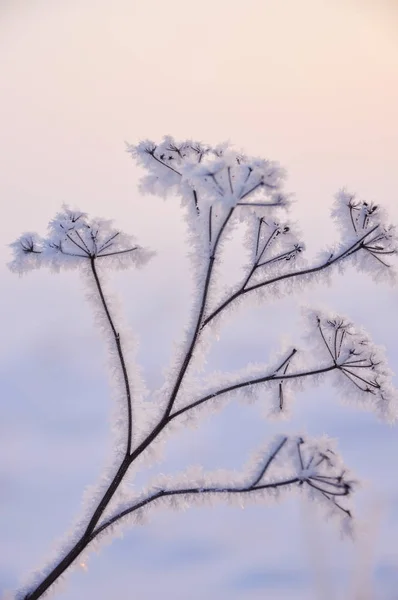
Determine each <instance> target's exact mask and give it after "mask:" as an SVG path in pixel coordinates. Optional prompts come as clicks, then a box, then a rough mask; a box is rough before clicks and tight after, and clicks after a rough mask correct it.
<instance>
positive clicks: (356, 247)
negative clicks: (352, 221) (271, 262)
mask: <svg viewBox="0 0 398 600" xmlns="http://www.w3.org/2000/svg"><path fill="white" fill-rule="evenodd" d="M377 228H378V225H376V226H375V227H373V228H372V229H370V230H369V231H368V232H367V233H366V234H365V235H363V236H362V237H361V238H359V239H358V240H357V241H356V242H355V243H354V244H352V245H351V246H350V247H349V248H347V249H346V250H344V252H341V253H340V254H338V255H337V256H335V257H334V258H330V259H328V260H327V261H325V262H324V263H322V264H321V265H318V266H317V267H310V268H307V269H301V270H299V271H291V272H290V273H284V274H283V275H278V276H277V277H273V278H272V279H268V280H267V281H262V282H260V283H256V284H254V285H251V286H250V287H246V284H247V281H246V283H245V284H244V286H242V287H240V288H239V290H238V291H236V292H235V293H234V294H232V295H231V296H230V297H229V298H227V299H226V300H225V301H224V302H223V303H222V304H220V306H218V308H216V309H215V310H214V311H213V312H212V313H211V314H210V315H208V316H207V318H206V319H205V320H204V322H203V327H205V326H206V325H208V324H209V323H210V321H212V320H213V319H214V317H216V316H217V315H218V314H220V313H221V312H222V311H223V310H224V309H225V308H226V307H227V306H228V305H229V304H231V302H233V301H234V300H236V298H239V297H240V296H243V295H244V294H247V293H248V292H252V291H254V290H256V289H258V288H261V287H266V286H267V285H270V284H272V283H277V282H278V281H283V280H284V279H291V278H293V277H299V276H300V275H311V274H313V273H318V272H319V271H322V270H323V269H326V268H328V267H330V266H331V265H333V264H335V263H337V262H338V261H340V260H343V259H344V258H347V257H348V256H350V255H351V254H354V253H355V252H358V250H360V249H361V248H362V247H363V244H362V242H363V240H364V239H365V238H366V237H367V236H368V235H370V234H371V233H373V231H375V230H376V229H377ZM251 274H252V273H251ZM250 276H251V275H250ZM249 278H250V277H249Z"/></svg>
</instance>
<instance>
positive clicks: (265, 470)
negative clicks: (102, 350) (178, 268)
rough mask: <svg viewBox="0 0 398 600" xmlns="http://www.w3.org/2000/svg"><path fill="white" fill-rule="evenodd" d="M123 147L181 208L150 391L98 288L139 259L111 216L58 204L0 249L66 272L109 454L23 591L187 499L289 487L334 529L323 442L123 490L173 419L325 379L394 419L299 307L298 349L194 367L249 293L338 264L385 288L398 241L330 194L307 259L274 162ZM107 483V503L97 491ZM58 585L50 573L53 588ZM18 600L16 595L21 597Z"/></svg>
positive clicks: (278, 409)
mask: <svg viewBox="0 0 398 600" xmlns="http://www.w3.org/2000/svg"><path fill="white" fill-rule="evenodd" d="M128 151H129V152H130V153H131V154H132V155H133V157H134V158H135V159H136V160H137V162H138V163H139V164H141V166H143V167H144V168H145V169H146V170H147V173H148V175H147V176H146V177H145V178H144V179H143V182H142V186H141V187H142V190H143V191H146V192H155V193H157V194H160V195H164V196H167V195H169V194H177V195H178V196H179V197H180V199H181V204H182V206H183V208H184V214H185V218H186V222H187V230H188V239H187V245H188V248H189V257H190V259H191V264H192V275H193V279H194V286H193V302H192V309H191V315H190V319H189V323H188V324H187V327H186V328H185V330H184V331H183V333H182V339H181V341H180V343H179V344H176V349H175V352H174V357H173V359H172V361H171V364H170V366H169V367H168V369H167V371H166V372H165V379H164V384H163V386H162V387H161V388H160V390H158V391H155V392H152V393H151V394H148V392H147V390H146V388H145V384H144V382H143V380H142V377H141V373H140V369H139V368H138V367H137V366H135V365H136V346H135V344H134V343H133V342H132V337H131V336H130V335H129V333H128V327H127V325H126V323H124V322H123V321H122V318H121V316H120V311H119V309H118V305H117V302H116V300H115V299H114V298H113V296H112V295H111V294H110V292H109V289H108V282H107V280H106V277H105V271H106V268H107V267H112V268H125V267H127V266H128V265H130V264H131V263H134V264H135V265H136V266H140V265H142V264H144V263H145V262H146V261H147V260H148V258H150V255H151V253H149V252H148V251H146V250H143V249H142V248H140V247H139V246H137V245H136V243H135V241H134V240H133V239H132V238H131V237H130V236H127V235H125V234H122V233H121V232H120V231H118V230H116V229H114V228H113V226H112V224H111V222H110V221H104V220H100V219H95V220H89V219H88V217H87V215H86V214H85V213H81V212H80V211H72V210H70V209H69V208H68V207H64V208H63V211H62V212H60V213H59V214H58V215H57V216H56V217H55V219H54V220H53V221H51V223H50V226H49V232H48V236H47V237H46V238H40V237H38V236H37V235H36V234H33V233H26V234H24V235H23V236H21V238H20V239H19V240H17V241H16V242H14V244H12V249H13V252H14V260H13V261H12V263H11V264H10V268H11V269H12V270H13V271H16V272H19V273H23V272H27V271H29V270H32V269H34V268H37V267H39V266H42V265H43V266H49V267H50V268H51V269H52V270H54V271H58V270H59V269H60V268H61V267H67V268H75V267H80V268H81V272H82V275H83V277H84V279H85V280H86V281H87V282H88V292H87V297H88V299H89V300H90V301H91V302H92V303H93V306H94V317H95V320H96V324H97V326H98V328H99V329H100V331H101V332H102V334H103V335H104V339H105V342H106V348H107V352H108V355H109V371H110V379H111V385H112V395H113V396H114V398H115V400H116V403H115V411H114V413H115V414H114V416H113V419H112V422H113V432H114V439H113V442H112V448H113V454H112V456H111V457H110V460H109V462H108V464H107V466H106V469H105V471H104V475H103V476H102V478H101V480H100V481H99V482H98V483H97V485H96V486H93V487H91V488H88V489H87V490H86V494H85V498H84V502H83V511H82V514H81V516H80V518H79V520H78V521H76V524H75V526H74V528H73V530H72V532H69V533H68V534H67V536H66V537H65V539H64V541H63V542H62V543H61V544H60V546H59V548H58V549H57V551H56V553H55V554H52V557H51V558H50V561H49V563H48V564H47V565H46V567H45V568H44V570H42V571H41V572H40V573H36V574H34V576H33V578H32V579H31V580H30V582H29V585H27V586H26V585H25V586H24V588H23V590H25V593H26V590H28V589H30V590H33V589H34V588H35V586H37V585H38V584H40V582H41V581H43V578H45V576H46V574H48V573H50V572H51V570H52V569H53V567H54V566H55V565H56V564H57V563H58V562H59V560H60V558H62V557H64V556H65V555H66V553H67V552H68V550H69V549H71V548H73V547H74V546H75V545H76V544H78V542H79V540H80V542H81V541H82V540H83V541H84V544H83V548H81V552H80V554H79V556H78V558H77V559H76V560H75V561H74V563H73V565H72V566H79V565H81V564H83V565H84V564H85V563H86V562H87V558H88V555H89V553H90V552H91V551H92V550H93V549H94V550H98V548H99V547H100V546H101V545H102V544H103V543H106V542H107V541H109V540H110V537H111V535H115V534H120V533H121V531H122V527H123V526H124V525H125V524H126V522H127V523H130V524H134V525H139V524H143V523H144V522H145V520H146V517H147V513H148V512H149V510H150V508H151V507H152V506H157V505H163V506H165V507H169V508H173V509H181V508H186V507H188V506H189V505H190V504H192V503H195V504H209V503H210V504H211V503H212V502H213V501H215V500H220V499H227V500H228V501H229V502H231V503H235V504H238V506H242V507H244V506H245V504H246V503H247V502H248V501H259V500H261V501H262V502H263V501H264V500H267V499H277V498H278V497H279V496H280V494H281V493H282V492H284V491H286V490H287V489H296V490H298V491H300V492H304V493H305V494H307V495H308V496H310V497H311V498H312V499H314V500H316V501H317V502H319V503H321V504H325V506H326V510H327V511H328V512H330V513H332V514H334V515H338V517H339V518H340V523H342V524H343V527H345V528H347V523H348V521H349V520H350V519H349V516H350V512H349V509H348V508H347V505H346V501H347V500H350V499H351V491H352V489H353V487H354V485H353V482H352V480H351V476H350V475H348V474H347V470H346V469H345V468H344V466H343V465H342V462H341V459H340V458H339V457H338V455H337V453H336V451H335V449H334V444H333V443H332V442H331V441H330V440H328V439H327V438H325V439H320V440H308V441H307V440H306V439H305V436H295V437H289V438H288V437H278V438H277V439H275V440H274V442H273V443H272V444H271V445H269V446H268V447H267V448H266V449H261V450H260V451H259V452H258V453H257V454H256V456H255V457H254V458H253V459H252V461H251V462H250V464H249V465H248V466H247V467H246V469H245V470H244V472H243V473H242V474H238V473H234V472H232V473H231V472H216V473H212V474H207V473H204V472H203V470H202V469H201V468H197V469H190V470H188V471H187V472H186V473H183V474H178V475H176V476H175V477H166V478H165V477H164V476H163V477H161V478H158V479H157V480H156V481H155V482H152V483H151V484H150V485H149V487H148V488H147V489H140V490H135V488H134V487H132V485H131V484H132V482H133V480H134V479H133V478H134V476H135V474H136V473H137V471H138V470H139V469H140V468H142V466H143V465H146V464H148V463H150V462H153V460H155V459H156V458H158V457H159V456H161V450H162V448H163V446H164V444H165V441H166V440H167V438H168V436H169V435H171V434H173V433H175V431H176V430H178V428H181V427H185V426H186V425H187V424H188V425H195V424H196V423H197V422H198V419H197V415H202V414H203V413H205V412H206V410H207V411H209V412H210V411H212V412H214V411H215V410H219V409H220V408H221V407H222V406H224V405H225V403H226V402H228V401H229V400H231V399H232V398H233V399H235V398H238V399H239V398H240V399H242V400H244V401H249V402H252V401H254V400H256V399H257V398H258V397H260V398H261V403H262V406H264V408H265V409H266V411H267V417H269V418H275V417H280V416H282V417H284V418H286V416H287V415H288V414H289V409H290V405H291V403H292V399H293V397H294V395H295V393H296V392H297V391H301V390H302V389H304V386H305V385H306V384H308V383H311V384H312V385H314V384H317V383H319V382H320V381H322V380H323V379H324V378H326V377H331V378H332V381H333V382H334V383H335V384H336V385H338V387H339V389H340V392H342V393H343V395H344V396H345V395H346V396H347V397H348V398H349V399H350V401H352V400H353V399H354V401H356V402H357V404H358V405H360V406H361V407H364V408H367V409H370V410H374V411H375V412H376V413H377V414H378V415H379V416H380V417H382V418H384V419H387V420H388V421H394V420H395V419H396V416H397V409H396V407H397V392H396V391H395V390H394V389H393V387H392V383H391V372H390V371H389V370H388V368H387V367H386V363H385V357H384V354H383V351H382V349H380V348H378V347H376V346H374V345H373V344H372V343H371V341H370V339H369V338H368V336H367V335H366V334H365V333H364V332H363V331H362V330H360V329H358V328H355V327H354V326H353V325H352V324H351V323H349V322H348V321H346V320H345V319H342V318H341V317H338V316H336V315H327V314H324V313H322V312H321V311H310V310H307V311H306V315H307V320H308V321H309V324H310V327H309V328H308V337H309V339H310V344H307V347H306V348H304V349H300V350H298V347H297V345H296V344H294V345H293V344H292V343H291V342H290V340H289V343H285V344H284V346H283V347H282V348H281V350H280V351H279V352H277V353H275V354H274V355H272V356H270V357H268V359H269V360H268V365H259V364H251V365H247V367H246V369H244V370H242V371H241V372H237V373H234V374H225V373H213V374H211V375H207V374H206V375H205V376H204V374H203V367H204V365H205V364H206V357H207V354H208V350H209V347H210V344H211V343H212V342H213V340H214V338H215V337H216V336H217V335H218V332H219V331H220V328H221V324H222V322H223V318H224V316H227V315H231V314H232V312H233V311H236V310H237V308H238V307H241V306H243V303H244V302H247V301H248V300H249V299H251V300H255V301H258V300H261V301H264V300H265V299H267V300H269V299H275V298H276V299H277V298H280V297H281V296H282V295H285V294H292V293H294V292H297V291H299V290H300V289H301V288H303V287H305V286H307V285H308V284H310V283H313V282H318V283H319V282H324V283H330V282H331V275H332V274H333V272H334V271H339V270H340V271H342V270H344V268H345V266H346V264H349V263H353V264H354V265H356V267H357V268H359V269H362V270H363V269H365V270H367V271H370V272H371V274H372V275H373V276H374V277H375V278H376V279H377V280H379V279H380V278H382V277H386V276H387V277H388V278H389V279H390V280H393V269H392V267H391V266H390V263H387V260H389V259H390V258H391V257H392V256H393V255H394V254H396V251H397V250H396V249H397V236H396V231H395V229H394V228H393V227H391V226H389V225H387V221H386V215H385V214H384V213H383V211H381V210H380V209H379V208H378V207H375V206H374V205H369V204H366V203H365V202H357V201H356V200H355V199H354V198H353V197H351V196H350V195H349V194H348V193H347V192H345V191H342V192H340V193H339V194H338V196H337V198H336V203H335V207H334V209H333V216H334V218H335V219H336V220H338V222H339V225H340V228H341V230H342V233H343V238H342V240H341V242H340V243H339V244H337V245H335V246H333V247H330V248H328V249H326V250H324V251H323V252H322V253H320V254H319V256H318V257H317V259H316V261H315V263H314V264H309V263H308V261H307V260H306V259H305V256H304V254H305V252H304V251H305V245H304V243H303V242H302V241H301V235H300V234H299V229H298V228H297V225H296V224H295V223H293V222H291V220H289V219H288V218H287V216H288V215H287V211H288V209H289V206H290V204H291V199H290V197H289V196H288V195H286V194H285V193H284V192H283V190H282V183H283V178H284V172H283V171H282V169H281V168H280V167H279V166H278V165H277V164H276V163H274V162H271V161H267V160H263V159H259V158H253V157H248V156H246V155H244V154H243V153H238V152H237V151H235V150H234V149H233V148H232V147H231V146H230V145H229V144H222V145H220V146H216V147H210V146H207V145H204V144H202V143H197V142H193V141H190V140H188V141H185V142H176V141H175V140H174V139H173V138H171V137H167V138H164V140H163V141H162V142H161V143H160V144H155V143H153V142H150V141H145V142H142V143H140V144H139V145H138V146H128ZM241 223H243V224H244V226H245V227H246V233H245V239H244V251H245V252H246V255H247V262H246V264H245V267H244V274H243V278H242V281H239V282H236V284H235V285H232V286H231V287H230V288H229V289H221V287H220V285H219V281H220V275H221V269H222V266H223V252H224V249H225V246H226V245H227V243H228V242H229V241H230V239H231V237H232V235H233V233H234V231H235V230H236V227H237V226H240V224H241ZM386 273H388V275H386ZM127 380H128V381H127ZM128 390H129V392H130V395H131V415H132V419H131V422H130V420H129V415H130V411H129V410H128V398H129V394H128ZM130 423H131V443H130V441H129V439H128V438H129V436H130V433H129V432H130ZM136 455H137V456H136ZM120 469H124V471H123V475H122V476H121V479H120V480H119V479H118V480H115V479H114V478H115V475H116V473H117V472H119V474H120V472H121V471H120ZM115 481H116V484H117V485H116V486H115ZM110 485H112V489H113V495H112V497H109V496H104V495H105V492H106V490H107V489H108V487H109V486H110ZM104 498H105V499H106V500H107V503H106V504H105V505H104V504H103V501H104ZM101 501H102V505H101V506H102V512H101V514H100V515H98V510H97V508H98V505H99V504H100V502H101ZM96 510H97V513H96V516H98V520H96V521H95V523H94V526H93V528H92V529H90V528H89V532H90V533H89V535H90V540H88V539H87V537H85V536H84V535H83V534H84V532H85V531H86V530H87V527H88V524H89V523H90V522H92V521H91V519H92V518H93V515H94V513H95V512H96ZM94 520H95V519H94ZM79 547H80V546H78V548H79ZM54 557H55V558H54ZM69 566H70V565H69ZM61 579H63V576H62V577H59V578H58V579H57V582H59V581H60V580H61ZM53 589H54V586H52V587H51V588H50V590H53ZM17 598H18V599H20V600H22V599H23V598H24V592H23V591H20V592H19V593H18V595H17Z"/></svg>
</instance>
